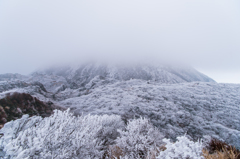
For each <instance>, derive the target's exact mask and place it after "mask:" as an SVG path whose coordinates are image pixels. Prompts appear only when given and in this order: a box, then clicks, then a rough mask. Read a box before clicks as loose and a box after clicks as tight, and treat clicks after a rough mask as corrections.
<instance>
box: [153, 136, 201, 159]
mask: <svg viewBox="0 0 240 159" xmlns="http://www.w3.org/2000/svg"><path fill="white" fill-rule="evenodd" d="M177 140H178V141H176V142H175V143H171V142H170V140H169V139H163V142H165V143H166V145H165V147H166V150H164V151H160V154H159V156H158V157H157V159H163V158H164V159H203V156H202V148H203V146H202V142H200V141H198V142H193V141H191V140H189V139H188V138H187V137H186V136H181V137H177Z"/></svg>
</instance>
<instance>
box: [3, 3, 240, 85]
mask: <svg viewBox="0 0 240 159" xmlns="http://www.w3.org/2000/svg"><path fill="white" fill-rule="evenodd" d="M0 24H1V25H0V55H1V58H0V74H3V73H20V74H25V75H26V74H29V73H31V72H33V71H35V70H37V69H39V68H43V67H47V66H51V65H54V64H61V63H64V64H65V63H72V61H74V62H76V61H87V60H100V61H101V60H104V61H117V62H119V61H120V62H121V61H127V62H145V61H152V60H154V61H167V62H169V63H171V64H174V63H184V64H187V65H190V66H192V67H194V68H195V69H197V70H198V71H200V72H201V73H203V74H205V75H207V76H209V77H210V78H212V79H214V80H215V81H217V82H221V83H240V62H239V59H240V29H239V28H240V1H238V0H218V1H216V0H214V1H207V0H201V1H200V0H199V1H189V0H182V1H178V0H169V1H158V0H150V1H143V0H138V1H137V0H131V1H129V0H122V1H110V0H103V1H94V0H89V1H78V0H73V1H63V0H58V1H57V0H52V1H48V0H42V1H31V0H22V1H17V0H3V1H0Z"/></svg>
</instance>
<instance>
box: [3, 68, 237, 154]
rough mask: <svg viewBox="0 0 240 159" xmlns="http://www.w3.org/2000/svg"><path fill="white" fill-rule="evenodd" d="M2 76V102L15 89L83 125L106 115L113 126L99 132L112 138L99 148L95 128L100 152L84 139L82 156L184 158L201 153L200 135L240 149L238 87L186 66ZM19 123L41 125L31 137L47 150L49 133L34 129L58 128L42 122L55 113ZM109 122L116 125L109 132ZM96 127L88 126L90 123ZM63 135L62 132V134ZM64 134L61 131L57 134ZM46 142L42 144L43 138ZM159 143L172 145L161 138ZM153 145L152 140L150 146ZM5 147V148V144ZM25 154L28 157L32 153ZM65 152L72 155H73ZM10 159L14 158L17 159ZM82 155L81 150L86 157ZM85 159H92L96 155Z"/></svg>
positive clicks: (94, 69) (76, 69)
mask: <svg viewBox="0 0 240 159" xmlns="http://www.w3.org/2000/svg"><path fill="white" fill-rule="evenodd" d="M0 78H2V79H0V98H4V97H5V95H7V94H8V95H9V94H10V95H11V94H13V93H14V92H19V93H28V94H30V95H32V96H34V97H37V98H38V99H39V100H41V101H44V102H48V101H51V102H52V103H54V104H55V105H58V106H61V107H65V108H70V112H71V113H73V115H74V116H72V115H70V114H69V112H68V113H66V112H65V115H66V114H67V115H66V116H71V120H73V121H77V120H78V121H82V120H84V121H85V122H86V124H89V123H91V122H93V121H95V120H98V121H96V122H95V123H98V122H100V123H101V122H103V123H102V124H104V123H105V122H106V123H105V124H109V123H108V121H107V120H106V121H105V119H106V118H111V119H112V122H113V123H112V126H109V128H110V127H111V128H110V129H109V131H108V128H106V129H104V131H105V130H106V131H107V134H108V135H107V136H109V137H110V136H111V135H109V132H110V130H111V129H112V130H113V128H114V133H115V135H113V136H112V137H111V138H109V139H107V142H108V143H101V142H105V139H106V138H105V137H102V138H101V137H99V134H97V132H98V131H100V130H102V128H99V127H98V126H97V125H96V131H97V132H93V134H94V133H96V134H95V136H94V135H93V134H92V135H93V136H94V137H93V138H94V139H95V140H97V141H98V142H99V145H98V146H99V147H101V148H99V147H98V146H97V145H94V144H92V145H91V142H90V140H92V139H93V138H91V139H89V144H90V145H89V150H83V149H81V148H80V149H79V152H81V153H82V151H84V153H85V152H87V151H89V152H91V154H92V155H94V154H96V155H103V156H104V155H105V156H106V151H105V150H108V154H116V153H118V154H121V155H122V156H123V157H125V158H127V157H133V158H134V157H136V155H140V156H141V155H142V156H144V157H147V156H151V155H153V154H154V155H155V156H157V155H158V156H160V158H161V156H165V158H167V157H166V152H169V153H167V154H172V156H174V155H175V156H178V157H176V158H181V157H182V158H184V156H185V155H189V156H194V157H195V158H199V155H201V153H200V152H199V149H200V147H199V145H201V143H200V142H198V140H199V139H201V138H204V137H205V136H211V137H213V138H216V139H219V140H222V141H225V142H227V143H229V144H231V145H234V146H236V147H237V148H239V149H240V85H239V84H219V83H216V82H214V81H213V80H212V79H211V78H209V77H207V76H205V75H203V74H201V73H199V72H197V71H196V70H194V69H192V68H176V67H167V66H159V67H156V66H153V65H151V66H146V65H144V66H141V67H140V66H134V67H131V68H129V67H116V66H110V65H97V64H88V65H81V66H78V67H75V68H73V67H63V68H61V69H49V70H45V71H38V72H35V73H33V74H31V75H30V76H27V77H26V76H24V77H23V76H20V75H11V74H7V75H4V76H0ZM59 113H60V112H59ZM60 114H61V113H60ZM62 114H64V113H62ZM89 114H92V115H89ZM63 116H64V115H63ZM76 116H80V117H76ZM23 118H24V119H21V120H25V119H26V120H29V119H31V120H30V121H31V122H33V121H36V120H39V122H36V123H37V124H38V126H36V127H32V128H31V133H33V132H34V133H35V134H36V135H37V137H36V138H37V139H39V143H41V144H42V145H45V144H46V143H45V142H52V141H48V140H51V139H52V138H49V139H48V137H49V136H44V133H42V134H41V133H37V132H38V130H37V129H39V130H40V129H41V131H40V132H44V131H45V130H47V129H49V130H52V132H55V131H57V132H59V131H60V130H58V129H59V128H58V127H51V128H50V126H49V127H47V125H46V123H47V121H48V120H49V121H50V120H51V119H52V118H53V116H52V117H49V118H44V119H42V118H40V117H31V118H28V117H26V116H24V117H23ZM69 118H70V117H69ZM90 118H91V119H90ZM113 119H114V120H113ZM19 121H20V120H19ZM15 122H16V121H15ZM66 122H68V121H66ZM114 122H116V123H115V124H120V125H118V126H116V127H114ZM13 123H14V122H12V124H13ZM62 123H65V122H62ZM95 123H94V122H93V124H92V125H94V124H95ZM123 123H124V124H125V125H124V124H123ZM127 123H128V124H127ZM133 123H134V124H133ZM74 124H77V123H74V122H72V124H69V125H68V124H66V125H68V126H69V127H68V126H67V127H66V129H69V130H70V129H71V127H72V129H73V127H75V126H76V125H74ZM126 124H127V125H126ZM144 124H145V125H144ZM8 125H9V124H7V125H6V127H5V128H3V130H4V131H5V130H7V127H9V128H10V126H8ZM90 125H91V124H90ZM99 125H101V124H99ZM139 127H140V128H147V130H146V131H145V130H144V131H141V132H140V131H139ZM97 128H99V129H97ZM63 129H65V128H63ZM75 129H76V130H77V131H83V132H84V131H88V130H85V128H82V127H81V126H77V128H75ZM90 129H91V131H95V129H92V128H89V131H90ZM3 130H2V131H3ZM112 130H111V131H112ZM25 131H27V128H23V129H22V131H21V132H22V133H23V132H24V133H26V132H25ZM64 131H66V132H67V130H64ZM62 132H63V131H62V128H61V131H60V132H59V133H57V134H61V133H62ZM75 132H76V131H74V132H73V133H72V134H70V138H71V137H75V136H71V135H76V134H75ZM29 133H30V129H29ZM49 133H50V132H49ZM68 133H71V132H68ZM68 133H63V134H62V135H67V134H68ZM79 133H80V132H79ZM138 133H139V135H138V137H139V138H134V135H133V134H138ZM146 134H147V135H146ZM54 135H56V134H54ZM96 136H97V137H96ZM131 136H132V137H131ZM181 136H182V137H181ZM44 137H45V139H46V140H44V141H43V140H42V138H44ZM127 137H131V142H128V139H127ZM4 138H6V137H4ZM20 138H21V137H19V140H20ZM80 138H81V137H80ZM163 138H167V139H170V140H167V139H164V140H163ZM16 139H17V137H16ZM16 139H14V140H12V141H11V143H14V144H17V141H18V140H16ZM138 139H140V140H141V142H142V145H141V144H139V145H138V146H137V149H133V147H134V146H133V145H134V143H139V141H138ZM142 139H144V140H142ZM3 140H5V139H1V141H3ZM21 140H22V139H21ZM152 140H154V142H151V141H152ZM64 141H66V143H63V141H61V142H62V144H70V145H71V144H72V145H74V144H73V143H68V142H69V141H68V140H64ZM19 142H20V141H19ZM59 142H60V140H59ZM84 142H85V140H84V141H81V144H84ZM86 142H87V141H86ZM36 143H37V142H36ZM143 143H144V144H143ZM163 143H165V144H167V145H166V147H169V148H168V149H167V150H166V151H162V152H160V153H159V151H158V150H157V149H158V148H159V146H160V147H161V144H163ZM41 144H40V145H41ZM56 144H59V143H56ZM76 145H77V143H76V144H75V146H76ZM106 145H107V147H106ZM109 145H110V146H109ZM143 145H144V146H143ZM153 145H155V147H154V146H153ZM179 145H182V146H179ZM190 145H191V146H190ZM45 146H46V145H45ZM65 146H66V145H65ZM104 146H105V147H104ZM189 146H190V147H189ZM56 147H57V146H56ZM56 147H55V148H56ZM67 147H70V146H69V145H68V146H67ZM156 147H157V148H156ZM176 147H185V150H186V151H185V150H184V153H183V152H182V151H181V150H180V149H176ZM9 148H10V147H9ZM41 148H43V147H41ZM135 148H136V147H135ZM43 149H44V152H46V153H44V155H54V154H58V155H64V154H60V152H62V150H61V151H60V150H59V152H57V151H58V150H53V148H52V149H51V150H45V149H48V148H43ZM43 149H41V150H43ZM90 149H91V151H90ZM175 149H176V150H175ZM5 150H8V149H6V145H5ZM20 150H22V149H18V150H16V152H20ZM103 150H104V151H103ZM26 151H29V152H30V150H26ZM34 151H35V150H34ZM47 151H49V152H47ZM53 151H54V152H53ZM55 151H56V152H55ZM70 151H77V150H76V149H75V150H69V152H65V153H66V154H68V153H69V154H70ZM31 152H32V150H31ZM36 152H38V151H36ZM137 152H138V153H137ZM142 152H144V153H142ZM187 152H189V153H187ZM7 153H9V154H10V153H11V154H10V155H13V154H14V153H15V149H14V153H13V149H12V150H11V151H10V149H9V151H8V152H7ZM71 153H74V154H75V155H76V153H77V152H71ZM84 153H82V154H84ZM69 154H68V155H69ZM14 155H15V157H16V155H19V154H14ZM39 155H40V154H39ZM88 155H89V154H87V153H86V154H85V157H86V156H88ZM124 155H125V156H124ZM179 155H180V157H179ZM181 155H183V156H181ZM45 157H46V156H45ZM95 157H96V158H97V157H98V156H95ZM194 157H193V158H194ZM82 158H84V157H82ZM90 158H94V156H91V157H90ZM162 158H164V157H162ZM170 158H171V157H170ZM190 158H191V157H190Z"/></svg>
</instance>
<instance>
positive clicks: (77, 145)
mask: <svg viewBox="0 0 240 159" xmlns="http://www.w3.org/2000/svg"><path fill="white" fill-rule="evenodd" d="M18 125H20V126H18ZM123 126H124V124H123V122H122V120H121V117H120V116H116V115H110V116H109V115H103V116H98V115H87V116H80V117H75V116H73V115H72V114H71V113H69V110H67V111H64V112H62V111H59V110H55V112H54V114H53V115H52V116H50V117H48V118H44V119H42V118H41V117H36V116H34V117H31V118H28V116H24V117H23V118H21V119H19V120H16V121H12V122H10V123H7V124H6V125H5V126H4V128H3V129H2V130H1V132H2V133H4V136H3V137H2V138H1V139H0V143H2V146H3V147H4V151H5V152H6V156H9V157H10V158H19V159H20V158H21V159H22V158H58V159H62V158H64V159H65V158H101V157H102V156H103V154H104V152H105V150H106V149H107V144H112V143H114V139H116V137H117V135H118V132H117V128H120V129H121V128H122V127H123ZM11 127H12V128H11Z"/></svg>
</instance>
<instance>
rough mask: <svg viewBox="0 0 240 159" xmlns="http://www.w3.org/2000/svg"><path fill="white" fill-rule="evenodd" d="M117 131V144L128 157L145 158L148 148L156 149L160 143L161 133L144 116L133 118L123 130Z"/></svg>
mask: <svg viewBox="0 0 240 159" xmlns="http://www.w3.org/2000/svg"><path fill="white" fill-rule="evenodd" d="M118 131H119V133H120V137H118V138H117V139H116V142H117V146H118V147H120V148H121V149H122V151H123V153H124V154H125V155H126V156H127V157H128V158H145V157H146V156H147V153H148V152H149V151H150V150H156V149H157V148H158V147H159V146H160V145H161V139H162V135H161V134H160V132H159V131H158V130H157V129H156V128H155V127H154V126H153V125H152V124H151V123H150V122H149V120H148V119H145V118H139V119H133V120H132V121H130V122H128V124H127V126H126V129H125V130H118Z"/></svg>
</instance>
